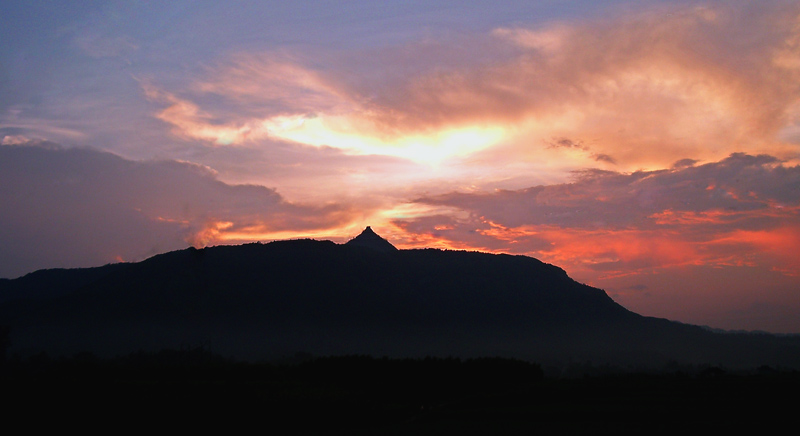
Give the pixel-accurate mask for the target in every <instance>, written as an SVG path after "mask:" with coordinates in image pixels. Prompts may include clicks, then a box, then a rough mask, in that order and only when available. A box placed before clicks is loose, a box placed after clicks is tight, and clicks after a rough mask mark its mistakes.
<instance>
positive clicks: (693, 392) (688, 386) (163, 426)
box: [0, 349, 800, 435]
mask: <svg viewBox="0 0 800 436" xmlns="http://www.w3.org/2000/svg"><path fill="white" fill-rule="evenodd" d="M1 388H2V389H0V391H1V392H2V399H3V403H4V404H6V406H4V410H3V417H4V418H3V421H4V424H5V426H6V428H16V426H15V424H23V425H24V426H25V427H24V428H26V429H27V430H36V429H60V430H66V429H78V430H86V431H117V430H120V429H139V430H157V429H159V430H179V431H196V430H202V429H205V430H209V429H215V430H227V431H229V432H230V431H236V432H240V431H241V432H244V431H247V432H248V433H250V432H254V431H255V432H258V433H263V434H298V435H304V434H356V435H360V434H364V435H367V434H382V435H406V434H414V435H429V434H430V435H433V434H436V435H440V434H458V435H477V434H587V433H590V434H671V433H674V432H677V431H681V432H685V431H687V430H696V431H715V432H718V433H716V434H720V433H719V432H726V431H734V430H735V431H739V432H741V431H743V430H744V431H759V432H762V433H763V432H770V431H773V430H777V429H779V428H780V429H783V428H784V426H786V425H790V427H789V428H790V429H792V428H795V425H796V424H794V421H795V416H796V412H797V406H798V400H797V392H800V373H798V372H796V371H789V370H786V371H782V370H777V369H773V368H767V367H762V368H756V369H753V370H751V371H737V372H728V371H726V370H725V369H723V368H718V367H678V366H675V367H670V368H665V369H664V370H663V371H660V372H654V371H652V370H650V371H647V372H644V371H637V370H634V369H630V368H628V369H626V370H624V371H623V370H618V369H615V368H608V367H592V366H591V365H587V364H584V365H571V366H566V367H563V368H560V369H558V370H555V369H553V368H546V369H543V368H541V367H540V366H539V365H537V364H534V363H528V362H523V361H519V360H511V359H499V358H486V359H470V360H461V359H441V358H428V359H413V360H412V359H385V358H372V357H366V356H341V357H326V358H311V357H310V356H297V357H296V358H295V359H294V361H287V362H281V363H276V362H272V363H243V362H235V361H230V360H227V359H223V358H221V357H220V356H217V355H214V354H211V353H209V352H207V351H203V350H202V349H196V350H182V351H174V350H173V351H162V352H159V353H135V354H131V355H129V356H126V357H122V358H115V359H109V360H100V359H97V358H95V357H94V356H92V355H90V354H85V353H84V354H77V355H75V356H73V357H71V358H49V357H47V356H46V355H39V356H35V357H33V358H30V359H25V360H24V361H23V360H15V359H10V360H8V361H6V362H5V363H4V365H3V367H2V387H1Z"/></svg>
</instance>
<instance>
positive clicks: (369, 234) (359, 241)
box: [345, 226, 397, 252]
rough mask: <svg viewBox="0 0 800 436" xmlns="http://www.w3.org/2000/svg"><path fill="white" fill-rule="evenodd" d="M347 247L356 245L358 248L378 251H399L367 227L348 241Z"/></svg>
mask: <svg viewBox="0 0 800 436" xmlns="http://www.w3.org/2000/svg"><path fill="white" fill-rule="evenodd" d="M345 245H354V246H358V247H367V248H371V249H373V250H378V251H385V252H388V251H397V248H396V247H395V246H394V245H392V244H391V242H389V241H387V240H386V239H383V238H381V237H380V236H379V235H378V234H377V233H375V231H374V230H372V227H370V226H367V228H366V229H364V231H363V232H361V234H360V235H358V236H356V237H355V238H353V239H351V240H349V241H347V243H346V244H345Z"/></svg>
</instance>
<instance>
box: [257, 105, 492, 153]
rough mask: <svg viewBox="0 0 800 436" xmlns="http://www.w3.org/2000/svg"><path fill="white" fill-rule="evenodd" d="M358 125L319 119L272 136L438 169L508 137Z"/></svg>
mask: <svg viewBox="0 0 800 436" xmlns="http://www.w3.org/2000/svg"><path fill="white" fill-rule="evenodd" d="M359 124H360V123H358V122H354V121H352V120H351V119H348V118H346V117H325V116H318V117H314V118H306V119H304V120H303V121H302V122H295V123H293V124H291V125H285V128H282V129H272V130H271V133H272V134H273V135H274V136H276V137H279V138H281V139H286V140H290V141H293V142H298V143H301V144H307V145H313V146H316V147H325V146H327V147H333V148H338V149H341V150H344V151H346V152H349V153H353V154H362V155H368V154H377V155H386V156H395V157H400V158H404V159H409V160H412V161H414V162H417V163H421V164H428V165H438V164H440V163H441V162H442V161H444V160H445V159H447V158H449V157H454V156H465V155H469V154H471V153H474V152H476V151H480V150H483V149H485V148H488V147H491V146H492V145H494V144H496V143H497V142H499V141H500V139H501V138H502V137H503V135H504V133H505V132H504V130H503V129H502V128H500V127H462V128H451V129H443V130H439V131H435V132H427V133H412V134H406V135H403V134H398V135H385V134H381V133H379V132H377V131H376V129H375V128H374V127H373V126H359ZM363 127H366V128H363ZM362 132H364V133H362Z"/></svg>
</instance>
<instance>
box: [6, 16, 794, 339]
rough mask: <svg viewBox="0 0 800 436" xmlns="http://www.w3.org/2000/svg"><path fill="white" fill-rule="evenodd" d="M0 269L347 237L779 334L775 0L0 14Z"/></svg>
mask: <svg viewBox="0 0 800 436" xmlns="http://www.w3.org/2000/svg"><path fill="white" fill-rule="evenodd" d="M0 41H2V44H0V277H5V278H15V277H19V276H21V275H23V274H26V273H28V272H31V271H34V270H36V269H41V268H54V267H86V266H99V265H103V264H106V263H110V262H118V261H139V260H143V259H145V258H147V257H150V256H152V255H155V254H158V253H162V252H166V251H170V250H176V249H182V248H186V247H188V246H195V247H202V246H211V245H219V244H239V243H244V242H251V241H264V242H268V241H272V240H277V239H293V238H303V237H311V238H315V239H330V240H333V241H336V242H344V241H346V240H348V239H349V238H352V237H353V236H355V235H357V234H358V233H359V232H360V231H361V230H362V229H363V228H364V227H365V226H367V225H370V226H372V228H373V229H374V230H375V231H376V232H377V233H378V234H380V235H382V236H383V237H385V238H386V239H388V240H389V241H390V242H392V243H393V244H394V245H396V246H397V247H398V248H417V247H438V248H448V249H458V250H480V251H488V252H496V253H511V254H525V255H529V256H533V257H536V258H538V259H541V260H543V261H545V262H548V263H552V264H555V265H558V266H560V267H562V268H564V269H565V270H566V271H567V273H568V274H569V275H570V276H571V277H573V278H574V279H576V280H578V281H580V282H583V283H587V284H589V285H592V286H596V287H598V288H601V289H604V290H605V291H606V292H607V293H608V294H609V295H610V296H611V297H612V298H613V299H614V300H615V301H617V302H618V303H620V304H622V305H623V306H625V307H626V308H628V309H630V310H632V311H634V312H637V313H640V314H642V315H649V316H658V317H664V318H669V319H672V320H676V321H681V322H686V323H692V324H700V325H708V326H711V327H715V328H722V329H744V330H764V331H770V332H776V333H800V3H798V2H796V1H769V0H767V1H708V2H698V1H669V2H667V1H655V0H653V1H621V0H620V1H612V0H604V1H588V0H580V1H556V0H542V1H505V0H494V1H467V0H460V1H456V0H453V1H416V0H414V1H392V2H375V1H307V2H272V1H228V2H217V1H181V0H177V1H170V2H150V1H141V2H130V1H36V2H30V1H16V0H10V1H9V0H7V1H3V2H2V3H0Z"/></svg>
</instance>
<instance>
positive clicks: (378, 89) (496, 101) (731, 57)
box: [146, 2, 800, 171]
mask: <svg viewBox="0 0 800 436" xmlns="http://www.w3.org/2000/svg"><path fill="white" fill-rule="evenodd" d="M799 17H800V7H798V6H796V5H778V6H775V5H774V4H772V3H769V4H759V5H751V4H739V3H738V2H736V4H733V3H725V4H719V5H715V6H710V7H685V6H670V7H663V8H660V9H658V10H656V11H648V12H644V13H632V14H628V15H625V16H622V17H618V18H611V19H608V18H604V19H597V20H592V21H584V22H579V23H577V24H573V25H567V24H556V25H552V26H549V27H548V26H545V27H543V28H539V29H526V28H515V29H508V28H504V29H496V30H495V31H494V32H491V33H490V34H488V35H484V36H483V37H482V38H483V40H482V44H475V48H476V50H480V51H479V52H477V53H473V54H472V55H473V56H474V58H475V59H476V60H475V61H472V62H469V60H466V59H465V60H459V61H458V62H452V64H448V63H447V62H446V61H444V60H442V59H443V58H444V57H441V56H440V57H439V58H437V57H435V56H420V57H419V58H415V57H414V56H413V54H408V52H410V51H409V50H406V51H405V52H404V51H403V48H402V47H400V48H395V49H394V50H395V52H396V54H397V55H398V56H395V58H391V57H387V58H386V59H383V60H384V61H385V62H386V63H385V64H381V65H380V66H376V65H371V64H369V63H368V62H366V61H364V62H363V63H362V64H359V62H358V60H355V61H353V59H350V62H348V63H347V65H346V67H347V68H346V72H347V74H345V73H344V71H338V70H337V69H336V68H335V67H334V68H329V70H326V71H323V70H316V69H313V68H311V67H308V66H305V65H304V64H307V63H309V62H308V61H307V60H305V59H303V58H301V57H300V56H298V55H287V54H285V53H283V54H275V53H271V54H248V53H239V54H237V55H235V56H232V57H230V58H228V59H225V60H224V61H223V62H224V64H223V65H222V66H220V67H218V68H216V69H213V70H211V71H210V72H209V75H210V77H206V78H201V79H199V80H196V81H194V82H193V83H192V84H191V85H190V86H189V87H188V88H187V89H185V90H183V91H181V93H182V94H186V95H188V97H178V96H177V95H178V94H177V93H168V92H164V91H161V92H157V91H153V90H152V89H150V90H147V89H146V91H147V93H148V95H151V96H154V97H155V100H160V101H161V102H162V104H168V105H169V106H168V107H167V108H166V109H163V110H161V111H160V112H159V113H158V115H157V116H158V117H159V118H160V119H162V120H163V121H165V122H167V123H169V124H171V125H173V126H174V132H175V133H176V134H178V135H181V136H184V137H187V138H194V139H201V140H205V141H209V142H213V143H216V144H218V145H226V144H238V143H242V142H245V141H258V140H261V139H264V138H272V139H282V140H288V141H293V142H297V143H302V144H308V145H313V146H332V147H335V148H339V149H342V150H347V151H348V152H350V153H357V154H385V155H391V156H399V157H403V158H407V159H411V160H416V161H420V162H434V163H436V162H442V161H444V160H447V159H452V158H453V157H461V156H465V155H470V154H474V153H477V152H481V151H488V155H491V154H492V153H494V155H495V157H497V154H498V153H503V155H504V157H503V158H504V159H506V160H507V161H515V162H529V163H530V164H533V163H534V162H541V160H542V159H547V160H548V161H552V162H554V165H557V164H558V162H561V163H564V162H569V163H570V164H571V166H572V167H573V168H574V167H576V166H578V167H580V166H587V165H591V166H597V165H604V166H605V167H616V168H620V169H627V170H634V169H638V168H650V169H654V168H667V167H669V165H671V164H672V162H675V161H677V160H679V159H684V158H687V157H692V158H694V159H700V160H716V159H719V158H721V157H723V156H726V155H728V154H730V153H731V152H733V151H749V152H763V151H768V152H770V153H772V154H774V155H778V156H784V157H786V156H791V155H793V153H796V151H797V144H794V143H791V142H785V141H784V140H783V139H781V138H782V136H781V135H782V132H784V131H785V130H786V129H790V128H793V126H795V124H800V117H798V116H797V113H800V110H798V108H800V85H797V83H800V80H797V79H798V78H799V77H800V62H798V61H797V55H796V47H797V45H798V41H800V25H798V22H800V18H799ZM389 50H392V48H389ZM432 50H434V51H435V50H441V51H444V50H449V48H448V47H447V46H446V44H442V45H441V46H438V47H436V48H434V49H432ZM411 53H413V52H411ZM496 53H506V54H505V55H503V56H499V55H497V54H496ZM486 59H489V60H490V61H487V60H486ZM437 61H438V62H444V63H436V62H437ZM394 63H398V64H399V63H402V64H403V65H402V67H407V66H408V65H409V64H411V65H413V68H401V65H394ZM331 65H332V66H335V65H336V64H335V63H334V64H331ZM340 68H344V65H342V66H340ZM376 68H377V69H384V70H391V71H392V74H380V73H381V71H374V69H376ZM395 70H397V71H408V74H406V75H403V74H397V73H394V71H395ZM386 72H387V71H383V73H386ZM360 75H363V77H361V76H360ZM382 76H383V77H386V79H385V80H384V81H383V82H381V83H376V81H375V80H374V79H370V80H367V78H368V77H369V78H372V77H382ZM360 79H363V80H360ZM208 94H214V95H217V96H220V97H222V98H223V99H225V100H226V101H227V102H228V104H230V105H232V107H233V109H232V110H231V109H230V108H228V109H222V108H221V107H219V105H212V104H201V103H199V102H200V101H203V100H204V96H207V95H208ZM551 138H571V140H572V141H574V142H576V143H581V144H582V146H581V147H580V148H570V149H566V148H557V149H548V147H547V146H546V144H547V143H548V141H550V140H551ZM484 156H486V154H484ZM524 170H525V168H521V169H520V171H524Z"/></svg>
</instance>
